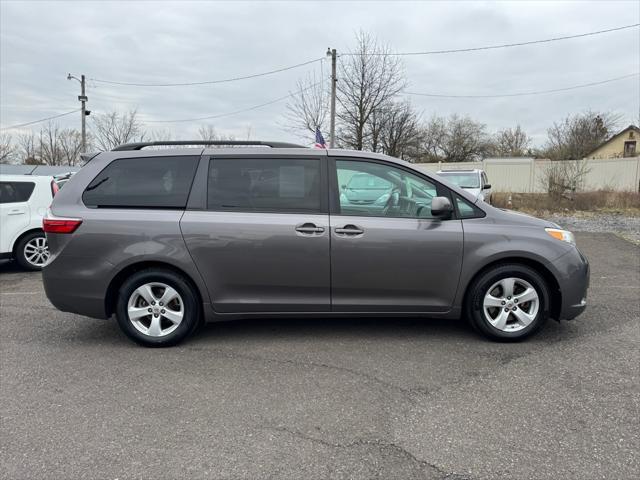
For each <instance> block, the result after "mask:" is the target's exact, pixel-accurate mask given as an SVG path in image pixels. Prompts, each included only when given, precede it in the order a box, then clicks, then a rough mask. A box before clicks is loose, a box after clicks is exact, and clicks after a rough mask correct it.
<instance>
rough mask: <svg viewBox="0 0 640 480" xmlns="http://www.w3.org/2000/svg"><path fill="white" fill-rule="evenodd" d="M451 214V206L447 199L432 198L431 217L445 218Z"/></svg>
mask: <svg viewBox="0 0 640 480" xmlns="http://www.w3.org/2000/svg"><path fill="white" fill-rule="evenodd" d="M452 213H453V205H451V201H450V200H449V199H448V198H447V197H433V200H432V201H431V215H433V216H434V217H437V218H447V217H450V216H451V214H452Z"/></svg>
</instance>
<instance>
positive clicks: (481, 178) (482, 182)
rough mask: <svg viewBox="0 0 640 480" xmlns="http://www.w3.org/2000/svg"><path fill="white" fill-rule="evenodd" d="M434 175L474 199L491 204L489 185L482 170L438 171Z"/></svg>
mask: <svg viewBox="0 0 640 480" xmlns="http://www.w3.org/2000/svg"><path fill="white" fill-rule="evenodd" d="M436 173H437V174H438V175H439V176H441V177H444V178H446V179H447V180H448V181H449V182H451V183H453V184H454V185H457V186H458V187H460V188H463V189H465V190H466V191H467V192H469V193H470V194H471V195H473V196H474V197H476V198H479V199H480V200H484V201H485V202H486V203H489V204H490V203H491V184H490V183H489V179H488V178H487V174H486V172H485V171H484V170H480V169H478V168H475V169H473V170H438V171H437V172H436Z"/></svg>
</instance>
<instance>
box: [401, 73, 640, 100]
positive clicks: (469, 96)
mask: <svg viewBox="0 0 640 480" xmlns="http://www.w3.org/2000/svg"><path fill="white" fill-rule="evenodd" d="M638 75H640V72H637V73H631V74H629V75H623V76H622V77H616V78H610V79H608V80H602V81H600V82H591V83H583V84H582V85H573V86H571V87H564V88H554V89H551V90H536V91H532V92H518V93H503V94H498V95H444V94H438V93H416V92H405V94H406V95H417V96H420V97H437V98H501V97H524V96H529V95H543V94H546V93H555V92H566V91H568V90H576V89H578V88H586V87H593V86H596V85H603V84H605V83H610V82H617V81H618V80H624V79H626V78H631V77H637V76H638Z"/></svg>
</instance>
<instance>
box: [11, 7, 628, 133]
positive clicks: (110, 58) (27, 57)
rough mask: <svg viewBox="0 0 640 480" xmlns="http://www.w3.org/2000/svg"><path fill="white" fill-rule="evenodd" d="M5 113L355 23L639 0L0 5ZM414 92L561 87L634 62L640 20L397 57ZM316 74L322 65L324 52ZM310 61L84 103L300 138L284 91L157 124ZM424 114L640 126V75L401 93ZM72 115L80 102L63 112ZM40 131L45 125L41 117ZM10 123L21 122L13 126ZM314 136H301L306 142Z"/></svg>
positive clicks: (537, 29) (387, 24)
mask: <svg viewBox="0 0 640 480" xmlns="http://www.w3.org/2000/svg"><path fill="white" fill-rule="evenodd" d="M0 18H1V20H0V22H1V24H0V27H1V45H0V67H1V74H0V87H1V92H0V124H1V126H2V127H7V126H11V125H15V124H19V123H23V122H29V121H32V120H37V119H39V118H43V117H46V116H51V115H55V114H58V113H64V112H67V111H70V110H72V109H74V108H78V107H79V104H78V101H77V95H78V93H79V85H78V83H77V82H75V81H68V80H67V79H66V74H67V72H71V73H73V74H76V75H78V76H79V75H80V74H85V75H86V76H87V78H88V79H103V80H113V81H123V82H140V83H161V82H168V83H176V82H198V81H207V80H216V79H221V78H229V77H234V76H242V75H249V74H253V73H259V72H263V71H268V70H272V69H275V68H279V67H285V66H288V65H292V64H297V63H301V62H305V61H307V60H312V59H314V58H319V57H322V56H324V54H325V51H326V49H327V47H328V46H331V47H334V48H337V49H338V52H341V51H343V52H344V51H348V50H349V49H350V48H352V46H353V44H354V42H353V39H354V34H355V32H356V31H357V30H359V29H362V30H364V31H366V32H370V33H372V34H374V35H376V36H377V37H378V39H379V40H380V41H381V42H383V43H386V44H388V45H389V46H390V47H391V48H392V49H393V50H395V51H396V52H406V51H425V50H439V49H452V48H467V47H475V46H483V45H491V44H503V43H511V42H521V41H529V40H537V39H544V38H550V37H557V36H563V35H571V34H578V33H584V32H590V31H595V30H602V29H607V28H613V27H617V26H621V25H627V24H633V23H638V22H640V2H638V1H637V0H632V1H588V2H558V1H553V2H551V1H550V2H520V1H513V2H468V3H465V2H453V1H451V2H266V1H265V2H239V1H235V2H213V1H197V2H187V1H183V2H169V1H137V2H135V1H128V2H125V1H122V2H113V1H85V2H73V1H67V2H57V1H52V0H49V1H4V0H2V1H1V2H0ZM403 61H404V67H405V71H406V75H407V79H408V82H409V88H408V89H407V90H408V91H411V92H426V93H436V94H452V95H485V94H488V95H495V94H502V93H517V92H523V91H532V90H545V89H554V88H563V87H568V86H572V85H579V84H584V83H589V82H597V81H601V80H606V79H609V78H614V77H619V76H623V75H628V74H632V73H636V72H638V71H639V70H640V29H638V28H634V29H628V30H623V31H620V32H614V33H607V34H603V35H598V36H593V37H587V38H580V39H572V40H565V41H561V42H554V43H549V44H542V45H531V46H523V47H516V48H506V49H501V50H492V51H481V52H469V53H456V54H449V55H430V56H411V57H403ZM323 68H324V70H323V71H324V74H325V75H327V74H328V68H327V64H326V63H324V67H323ZM313 71H315V72H316V74H317V75H319V74H320V63H314V64H312V65H309V66H306V67H301V68H297V69H293V70H289V71H286V72H283V73H279V74H274V75H270V76H265V77H261V78H256V79H249V80H243V81H237V82H233V83H224V84H218V85H204V86H190V87H184V86H183V87H166V88H160V87H155V88H152V87H133V86H111V85H106V84H101V83H97V82H95V81H93V80H89V81H88V90H87V95H88V96H89V106H88V108H90V109H91V110H92V111H93V112H94V113H99V112H105V111H112V110H118V111H126V110H129V109H134V108H137V110H138V112H139V113H140V116H141V118H142V119H143V120H144V121H145V122H148V123H145V127H146V128H147V129H148V130H154V129H155V130H163V129H164V130H168V131H171V132H172V135H173V137H174V138H176V137H178V138H189V137H192V138H195V137H196V136H197V134H196V132H197V129H198V127H199V126H200V125H201V124H204V123H209V124H211V125H213V126H215V128H216V129H217V130H218V131H219V132H221V133H233V134H235V135H236V136H239V137H243V136H246V131H247V129H248V128H250V129H251V135H252V138H253V139H270V140H285V141H286V140H288V141H299V140H300V139H298V138H296V137H295V136H294V135H293V134H291V133H290V132H288V131H286V130H284V129H283V128H282V124H283V118H282V114H283V112H284V111H285V106H286V101H282V102H278V103H275V104H273V105H270V106H267V107H264V108H260V109H256V110H253V111H251V112H246V113H242V114H238V115H233V116H229V117H226V118H221V119H216V120H211V121H208V122H204V121H203V122H186V123H151V121H158V120H175V119H184V118H192V117H205V116H210V115H218V114H224V113H227V112H233V111H236V110H241V109H244V108H249V107H252V106H254V105H258V104H261V103H265V102H269V101H270V100H273V99H276V98H279V97H282V96H284V95H287V93H289V92H290V91H291V90H292V89H293V88H294V85H295V82H296V80H297V79H298V78H300V77H302V76H304V75H306V74H307V72H313ZM409 98H410V99H411V101H412V102H413V104H414V105H415V107H416V108H417V110H418V111H420V112H421V113H422V115H423V116H424V117H425V118H428V117H429V116H431V115H433V114H438V115H449V114H452V113H458V114H462V115H469V116H470V117H472V118H473V119H475V120H478V121H481V122H483V123H485V124H486V125H487V126H488V128H489V130H490V131H494V130H497V129H501V128H505V127H510V126H515V125H516V124H520V125H521V126H522V127H523V128H524V129H525V130H526V131H527V132H528V133H529V134H530V135H531V136H533V137H534V139H535V141H536V143H537V144H541V143H543V142H544V139H545V132H546V129H547V127H549V126H550V124H552V123H553V121H556V120H560V119H562V118H563V117H565V116H566V115H567V114H572V113H578V112H581V111H584V110H587V109H592V110H598V111H613V112H616V113H619V114H620V115H622V118H623V120H622V122H621V125H620V127H624V126H626V125H628V124H630V123H638V116H639V114H640V81H639V79H638V77H633V78H630V79H625V80H621V81H617V82H613V83H608V84H605V85H600V86H595V87H590V88H583V89H578V90H573V91H569V92H563V93H553V94H547V95H538V96H529V97H511V98H498V99H496V98H491V99H451V98H428V97H417V96H411V97H409ZM58 122H59V123H60V125H61V126H65V127H67V126H69V127H79V123H80V120H79V114H74V115H71V116H67V117H63V118H60V119H59V120H58ZM35 128H39V125H36V126H35ZM14 133H18V131H14ZM312 141H313V139H308V142H312Z"/></svg>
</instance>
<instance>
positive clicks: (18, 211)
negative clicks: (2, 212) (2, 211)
mask: <svg viewBox="0 0 640 480" xmlns="http://www.w3.org/2000/svg"><path fill="white" fill-rule="evenodd" d="M22 214H24V211H23V210H9V213H8V214H7V215H22Z"/></svg>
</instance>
